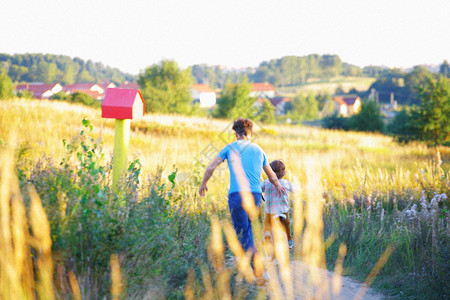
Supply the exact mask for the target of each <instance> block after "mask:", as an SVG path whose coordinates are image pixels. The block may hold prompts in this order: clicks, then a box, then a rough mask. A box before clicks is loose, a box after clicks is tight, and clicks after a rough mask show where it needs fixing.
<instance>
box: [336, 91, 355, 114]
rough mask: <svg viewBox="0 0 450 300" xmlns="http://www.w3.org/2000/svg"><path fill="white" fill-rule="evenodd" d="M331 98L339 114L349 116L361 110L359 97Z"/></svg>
mask: <svg viewBox="0 0 450 300" xmlns="http://www.w3.org/2000/svg"><path fill="white" fill-rule="evenodd" d="M333 99H334V103H335V110H337V111H338V113H339V114H340V115H343V116H351V115H353V114H357V113H358V112H359V111H360V110H361V98H360V97H358V96H352V95H346V96H335V97H334V98H333Z"/></svg>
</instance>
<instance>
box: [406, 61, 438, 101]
mask: <svg viewBox="0 0 450 300" xmlns="http://www.w3.org/2000/svg"><path fill="white" fill-rule="evenodd" d="M431 78H432V75H431V73H430V72H429V71H428V70H427V68H425V67H423V66H416V67H414V69H413V70H412V71H411V72H409V73H408V74H406V76H405V92H406V102H407V103H409V104H418V103H419V102H420V100H419V94H418V88H419V87H420V86H422V85H424V84H426V83H427V82H428V81H429V79H431Z"/></svg>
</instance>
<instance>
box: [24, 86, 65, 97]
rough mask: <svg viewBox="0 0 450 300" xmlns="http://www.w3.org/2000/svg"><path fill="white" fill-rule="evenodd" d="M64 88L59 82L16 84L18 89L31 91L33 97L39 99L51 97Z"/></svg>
mask: <svg viewBox="0 0 450 300" xmlns="http://www.w3.org/2000/svg"><path fill="white" fill-rule="evenodd" d="M62 90H63V87H62V85H60V84H59V83H52V84H44V83H25V84H19V85H17V86H16V91H18V92H21V91H29V92H31V93H33V97H34V98H37V99H49V98H50V97H51V96H53V95H54V94H56V93H58V92H60V91H62Z"/></svg>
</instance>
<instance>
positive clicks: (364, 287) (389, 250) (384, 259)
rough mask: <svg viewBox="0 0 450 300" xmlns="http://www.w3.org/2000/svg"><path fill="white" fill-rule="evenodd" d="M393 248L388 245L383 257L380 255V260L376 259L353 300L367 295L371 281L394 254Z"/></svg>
mask: <svg viewBox="0 0 450 300" xmlns="http://www.w3.org/2000/svg"><path fill="white" fill-rule="evenodd" d="M394 250H395V247H394V246H393V245H389V246H388V247H387V249H386V250H385V251H384V253H383V255H381V257H380V259H378V261H377V263H376V264H375V266H374V267H373V268H372V270H371V271H370V273H369V275H368V276H367V278H366V280H365V281H364V284H363V285H362V287H361V288H360V289H359V291H358V293H357V294H356V296H355V298H354V299H355V300H359V299H362V298H363V297H364V294H365V293H367V291H368V289H369V287H370V286H371V285H372V283H373V281H374V280H375V277H377V275H378V273H379V272H380V270H381V269H382V268H383V266H384V265H385V264H386V262H387V261H388V259H389V257H391V255H392V252H394Z"/></svg>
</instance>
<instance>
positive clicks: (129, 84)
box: [119, 82, 140, 90]
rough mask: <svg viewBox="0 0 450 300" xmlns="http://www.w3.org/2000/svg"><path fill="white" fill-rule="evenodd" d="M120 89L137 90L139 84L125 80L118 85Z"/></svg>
mask: <svg viewBox="0 0 450 300" xmlns="http://www.w3.org/2000/svg"><path fill="white" fill-rule="evenodd" d="M119 88H120V89H132V90H139V89H140V86H139V84H137V83H134V82H126V83H123V84H121V85H120V86H119Z"/></svg>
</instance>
